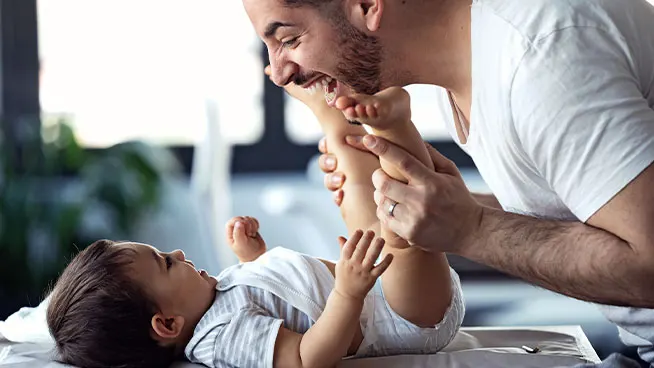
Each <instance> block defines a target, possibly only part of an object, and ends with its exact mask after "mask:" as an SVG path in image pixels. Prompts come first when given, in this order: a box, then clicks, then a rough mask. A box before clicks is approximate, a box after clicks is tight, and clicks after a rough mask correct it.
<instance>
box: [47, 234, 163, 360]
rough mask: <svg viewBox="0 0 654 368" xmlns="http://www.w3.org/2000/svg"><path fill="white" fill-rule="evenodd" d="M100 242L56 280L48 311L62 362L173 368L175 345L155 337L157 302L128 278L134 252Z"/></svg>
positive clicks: (80, 256) (86, 250) (48, 317)
mask: <svg viewBox="0 0 654 368" xmlns="http://www.w3.org/2000/svg"><path fill="white" fill-rule="evenodd" d="M115 244H116V243H115V242H113V241H110V240H98V241H96V242H95V243H93V244H91V245H90V246H88V247H87V248H86V249H84V250H83V251H82V252H80V253H79V254H78V255H77V256H76V257H75V258H74V259H73V260H72V261H71V262H70V264H69V265H68V267H66V269H65V270H64V272H63V273H62V275H61V277H60V278H59V280H58V281H57V283H56V285H55V287H54V289H53V291H52V293H51V295H50V304H49V306H48V310H47V321H48V327H49V329H50V333H51V334H52V336H53V338H54V340H55V342H56V345H57V352H58V355H59V360H60V361H61V362H62V363H65V364H70V365H74V366H78V367H84V368H101V367H102V368H105V367H120V368H131V367H168V366H169V365H170V364H171V363H172V362H173V361H174V359H175V348H174V346H168V347H166V346H162V345H160V344H159V343H158V342H157V341H155V340H154V339H153V337H152V333H151V331H152V328H151V322H150V321H151V319H152V316H153V315H154V314H156V313H157V312H158V308H157V305H156V303H155V302H154V301H153V300H152V299H151V298H150V297H149V296H148V295H147V293H145V292H144V291H143V290H142V288H141V286H140V285H138V284H137V283H136V282H134V281H133V280H132V279H131V278H130V277H129V275H128V271H129V266H130V264H131V263H132V262H133V259H134V258H133V257H134V255H135V252H134V251H133V250H132V249H129V248H123V247H117V246H116V245H115Z"/></svg>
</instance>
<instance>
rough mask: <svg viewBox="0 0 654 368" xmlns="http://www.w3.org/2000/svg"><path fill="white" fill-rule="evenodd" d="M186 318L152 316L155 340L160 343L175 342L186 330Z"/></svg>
mask: <svg viewBox="0 0 654 368" xmlns="http://www.w3.org/2000/svg"><path fill="white" fill-rule="evenodd" d="M184 322H185V321H184V317H182V316H164V315H163V314H161V313H157V314H155V315H154V316H152V320H151V324H152V330H153V331H154V333H155V335H156V336H155V338H156V339H157V340H159V341H164V342H166V341H168V340H175V339H176V338H177V337H179V335H180V334H181V333H182V329H183V328H184Z"/></svg>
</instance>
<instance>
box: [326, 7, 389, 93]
mask: <svg viewBox="0 0 654 368" xmlns="http://www.w3.org/2000/svg"><path fill="white" fill-rule="evenodd" d="M334 25H335V27H334V32H335V33H336V34H337V35H339V39H338V59H339V60H340V61H339V62H338V64H337V65H336V73H337V74H336V76H335V77H336V79H338V80H339V81H341V82H342V83H344V84H346V85H348V86H349V87H351V88H352V89H353V90H354V91H355V92H356V93H365V94H368V95H372V94H375V93H377V92H379V90H380V89H381V80H380V79H381V78H380V77H381V62H382V47H381V44H380V42H379V39H378V38H377V37H375V36H370V35H367V34H365V33H364V32H362V31H360V30H358V29H357V28H355V27H354V26H353V25H352V24H350V22H348V21H347V20H345V18H344V17H343V18H341V17H338V18H337V19H335V22H334Z"/></svg>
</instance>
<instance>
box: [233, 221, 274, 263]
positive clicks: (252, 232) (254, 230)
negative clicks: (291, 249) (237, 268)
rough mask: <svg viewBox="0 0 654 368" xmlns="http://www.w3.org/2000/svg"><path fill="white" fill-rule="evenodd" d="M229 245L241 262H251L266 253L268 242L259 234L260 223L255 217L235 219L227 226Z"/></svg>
mask: <svg viewBox="0 0 654 368" xmlns="http://www.w3.org/2000/svg"><path fill="white" fill-rule="evenodd" d="M225 230H226V235H227V244H229V247H230V248H232V251H233V252H234V254H236V257H238V260H239V262H250V261H254V260H255V259H257V258H259V256H260V255H262V254H264V253H265V252H266V242H265V241H263V238H262V237H261V234H259V221H257V219H255V218H253V217H247V216H246V217H241V216H238V217H234V218H232V219H231V220H229V222H227V225H226V226H225Z"/></svg>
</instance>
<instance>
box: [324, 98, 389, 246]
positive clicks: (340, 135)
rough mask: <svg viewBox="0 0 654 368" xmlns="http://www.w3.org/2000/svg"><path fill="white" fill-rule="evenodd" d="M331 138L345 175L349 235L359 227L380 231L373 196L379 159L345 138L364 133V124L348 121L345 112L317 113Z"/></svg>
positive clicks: (343, 212)
mask: <svg viewBox="0 0 654 368" xmlns="http://www.w3.org/2000/svg"><path fill="white" fill-rule="evenodd" d="M314 113H315V114H316V117H317V118H318V121H319V122H320V125H321V127H322V130H323V132H324V134H325V137H326V138H327V149H328V151H329V153H332V154H334V155H335V156H336V158H337V165H338V167H337V168H336V170H337V171H340V172H342V173H344V174H345V183H344V184H343V187H342V189H343V193H344V196H343V202H342V203H341V206H340V209H341V216H342V217H343V220H344V221H345V226H346V227H347V230H348V234H350V235H351V234H352V233H353V232H354V231H355V230H357V229H362V230H373V231H375V233H377V234H379V233H380V228H379V220H378V219H377V215H376V210H377V205H375V201H374V199H373V192H374V191H375V188H374V186H373V185H372V179H371V178H372V173H373V172H375V170H377V169H378V168H380V165H379V159H378V158H377V157H375V156H373V155H372V154H370V153H367V152H363V151H360V150H358V149H356V148H354V147H352V146H350V145H349V144H347V143H346V142H345V137H346V136H348V135H352V136H364V135H366V134H367V133H366V131H365V129H364V128H363V127H362V126H357V125H351V124H348V123H347V121H346V120H345V118H344V117H343V113H341V112H340V111H339V110H336V109H332V108H327V107H325V109H324V110H322V111H319V112H314Z"/></svg>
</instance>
